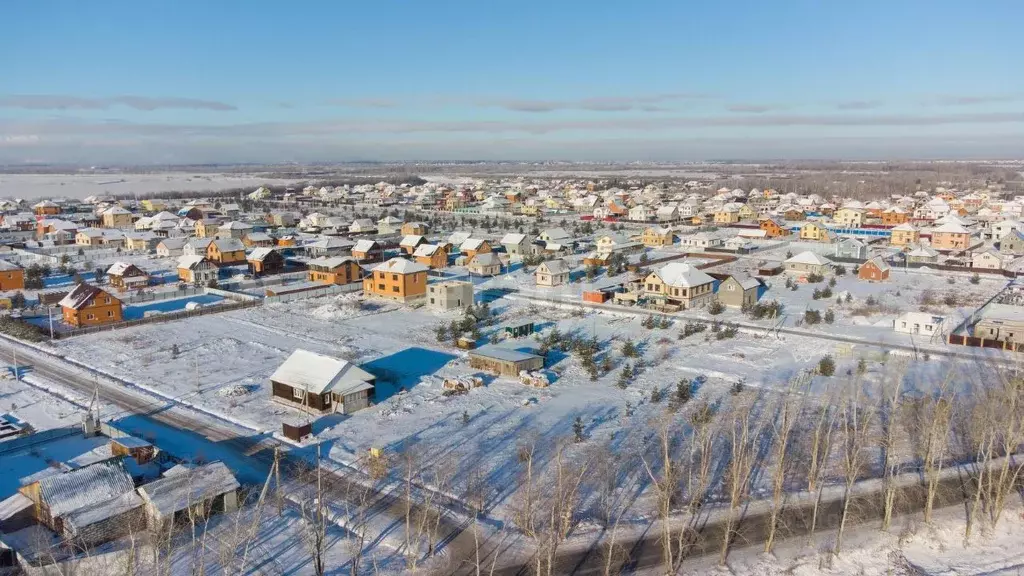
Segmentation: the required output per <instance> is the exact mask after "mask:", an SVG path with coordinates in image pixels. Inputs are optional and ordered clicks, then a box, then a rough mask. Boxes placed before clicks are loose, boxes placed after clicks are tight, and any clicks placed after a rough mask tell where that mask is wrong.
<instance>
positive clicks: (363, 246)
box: [352, 240, 377, 252]
mask: <svg viewBox="0 0 1024 576" xmlns="http://www.w3.org/2000/svg"><path fill="white" fill-rule="evenodd" d="M376 247H377V242H376V241H375V240H359V241H357V242H356V245H355V246H353V247H352V251H353V252H369V251H370V250H373V249H374V248H376Z"/></svg>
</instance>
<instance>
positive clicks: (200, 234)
mask: <svg viewBox="0 0 1024 576" xmlns="http://www.w3.org/2000/svg"><path fill="white" fill-rule="evenodd" d="M218 228H220V222H218V221H217V220H214V219H212V218H210V219H207V218H203V219H202V220H196V225H195V231H196V238H216V237H217V229H218Z"/></svg>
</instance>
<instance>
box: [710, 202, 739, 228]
mask: <svg viewBox="0 0 1024 576" xmlns="http://www.w3.org/2000/svg"><path fill="white" fill-rule="evenodd" d="M739 221H740V211H739V209H737V208H735V207H732V206H728V207H724V208H722V209H721V210H719V211H717V212H715V224H735V223H737V222H739Z"/></svg>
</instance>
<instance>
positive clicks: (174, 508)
mask: <svg viewBox="0 0 1024 576" xmlns="http://www.w3.org/2000/svg"><path fill="white" fill-rule="evenodd" d="M238 487H239V484H238V480H237V479H235V476H234V474H232V473H231V471H230V470H228V467H227V466H225V465H224V463H222V462H211V463H209V464H206V465H203V466H199V467H197V468H194V469H192V470H190V471H189V472H188V473H187V474H176V475H174V476H170V477H164V478H161V479H159V480H156V481H153V482H150V483H149V484H145V485H143V486H142V487H140V488H139V493H140V494H141V495H142V497H143V498H144V499H145V500H146V501H148V502H149V503H150V505H152V506H153V508H155V509H156V511H157V512H159V513H160V515H162V516H169V515H171V514H174V513H175V512H178V511H180V510H184V509H186V508H187V507H188V506H189V505H190V504H196V503H199V502H205V501H207V500H209V499H211V498H214V497H216V496H220V495H221V494H226V493H228V492H231V491H234V490H237V489H238Z"/></svg>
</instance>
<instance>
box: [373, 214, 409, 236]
mask: <svg viewBox="0 0 1024 576" xmlns="http://www.w3.org/2000/svg"><path fill="white" fill-rule="evenodd" d="M403 224H405V222H403V221H402V219H401V218H396V217H395V216H385V217H383V218H381V219H380V220H377V234H397V233H398V232H399V231H401V229H402V225H403Z"/></svg>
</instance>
